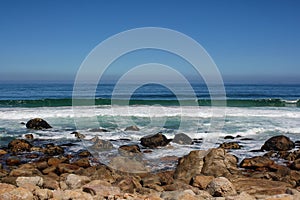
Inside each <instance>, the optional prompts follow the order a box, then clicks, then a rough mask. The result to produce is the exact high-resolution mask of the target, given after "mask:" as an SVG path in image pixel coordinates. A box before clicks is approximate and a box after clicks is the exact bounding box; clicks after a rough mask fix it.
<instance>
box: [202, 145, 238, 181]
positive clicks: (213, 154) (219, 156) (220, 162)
mask: <svg viewBox="0 0 300 200" xmlns="http://www.w3.org/2000/svg"><path fill="white" fill-rule="evenodd" d="M203 161H204V164H203V168H202V170H201V173H202V174H204V175H208V176H214V177H219V176H224V177H230V176H231V175H233V174H236V173H238V168H237V162H238V159H237V157H235V156H233V155H231V154H229V153H226V151H225V150H224V149H222V148H216V149H211V150H210V152H209V153H208V154H207V155H206V156H205V157H204V159H203Z"/></svg>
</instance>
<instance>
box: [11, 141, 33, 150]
mask: <svg viewBox="0 0 300 200" xmlns="http://www.w3.org/2000/svg"><path fill="white" fill-rule="evenodd" d="M31 147H32V145H31V144H30V143H29V142H28V141H26V140H24V139H14V140H12V141H11V142H10V143H9V144H8V148H9V149H10V150H11V151H12V152H14V153H18V152H23V151H30V148H31Z"/></svg>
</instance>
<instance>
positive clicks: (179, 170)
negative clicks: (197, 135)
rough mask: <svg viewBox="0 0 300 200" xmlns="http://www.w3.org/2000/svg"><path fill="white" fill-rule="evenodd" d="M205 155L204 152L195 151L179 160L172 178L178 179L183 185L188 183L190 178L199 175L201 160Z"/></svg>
mask: <svg viewBox="0 0 300 200" xmlns="http://www.w3.org/2000/svg"><path fill="white" fill-rule="evenodd" d="M206 154H207V152H206V151H202V150H196V151H191V152H190V153H189V154H188V155H185V156H183V157H182V158H180V159H179V160H178V165H177V167H176V170H175V173H174V178H175V179H180V180H182V181H184V182H185V183H190V181H191V178H192V177H194V176H195V175H197V174H200V173H201V170H202V166H203V158H204V156H205V155H206Z"/></svg>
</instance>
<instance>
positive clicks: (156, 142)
mask: <svg viewBox="0 0 300 200" xmlns="http://www.w3.org/2000/svg"><path fill="white" fill-rule="evenodd" d="M171 141H172V140H171V139H167V137H166V136H165V135H163V134H161V133H157V134H155V135H148V136H145V137H142V138H141V144H142V145H143V146H144V147H149V148H156V147H159V146H166V145H167V144H169V143H170V142H171Z"/></svg>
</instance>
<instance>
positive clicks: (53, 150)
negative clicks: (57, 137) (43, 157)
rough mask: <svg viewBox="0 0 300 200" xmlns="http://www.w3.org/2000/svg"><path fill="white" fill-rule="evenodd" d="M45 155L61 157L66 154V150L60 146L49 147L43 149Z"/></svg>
mask: <svg viewBox="0 0 300 200" xmlns="http://www.w3.org/2000/svg"><path fill="white" fill-rule="evenodd" d="M43 152H44V154H47V155H50V156H55V155H61V154H63V153H64V149H63V148H62V147H60V146H47V147H46V148H44V149H43Z"/></svg>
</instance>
